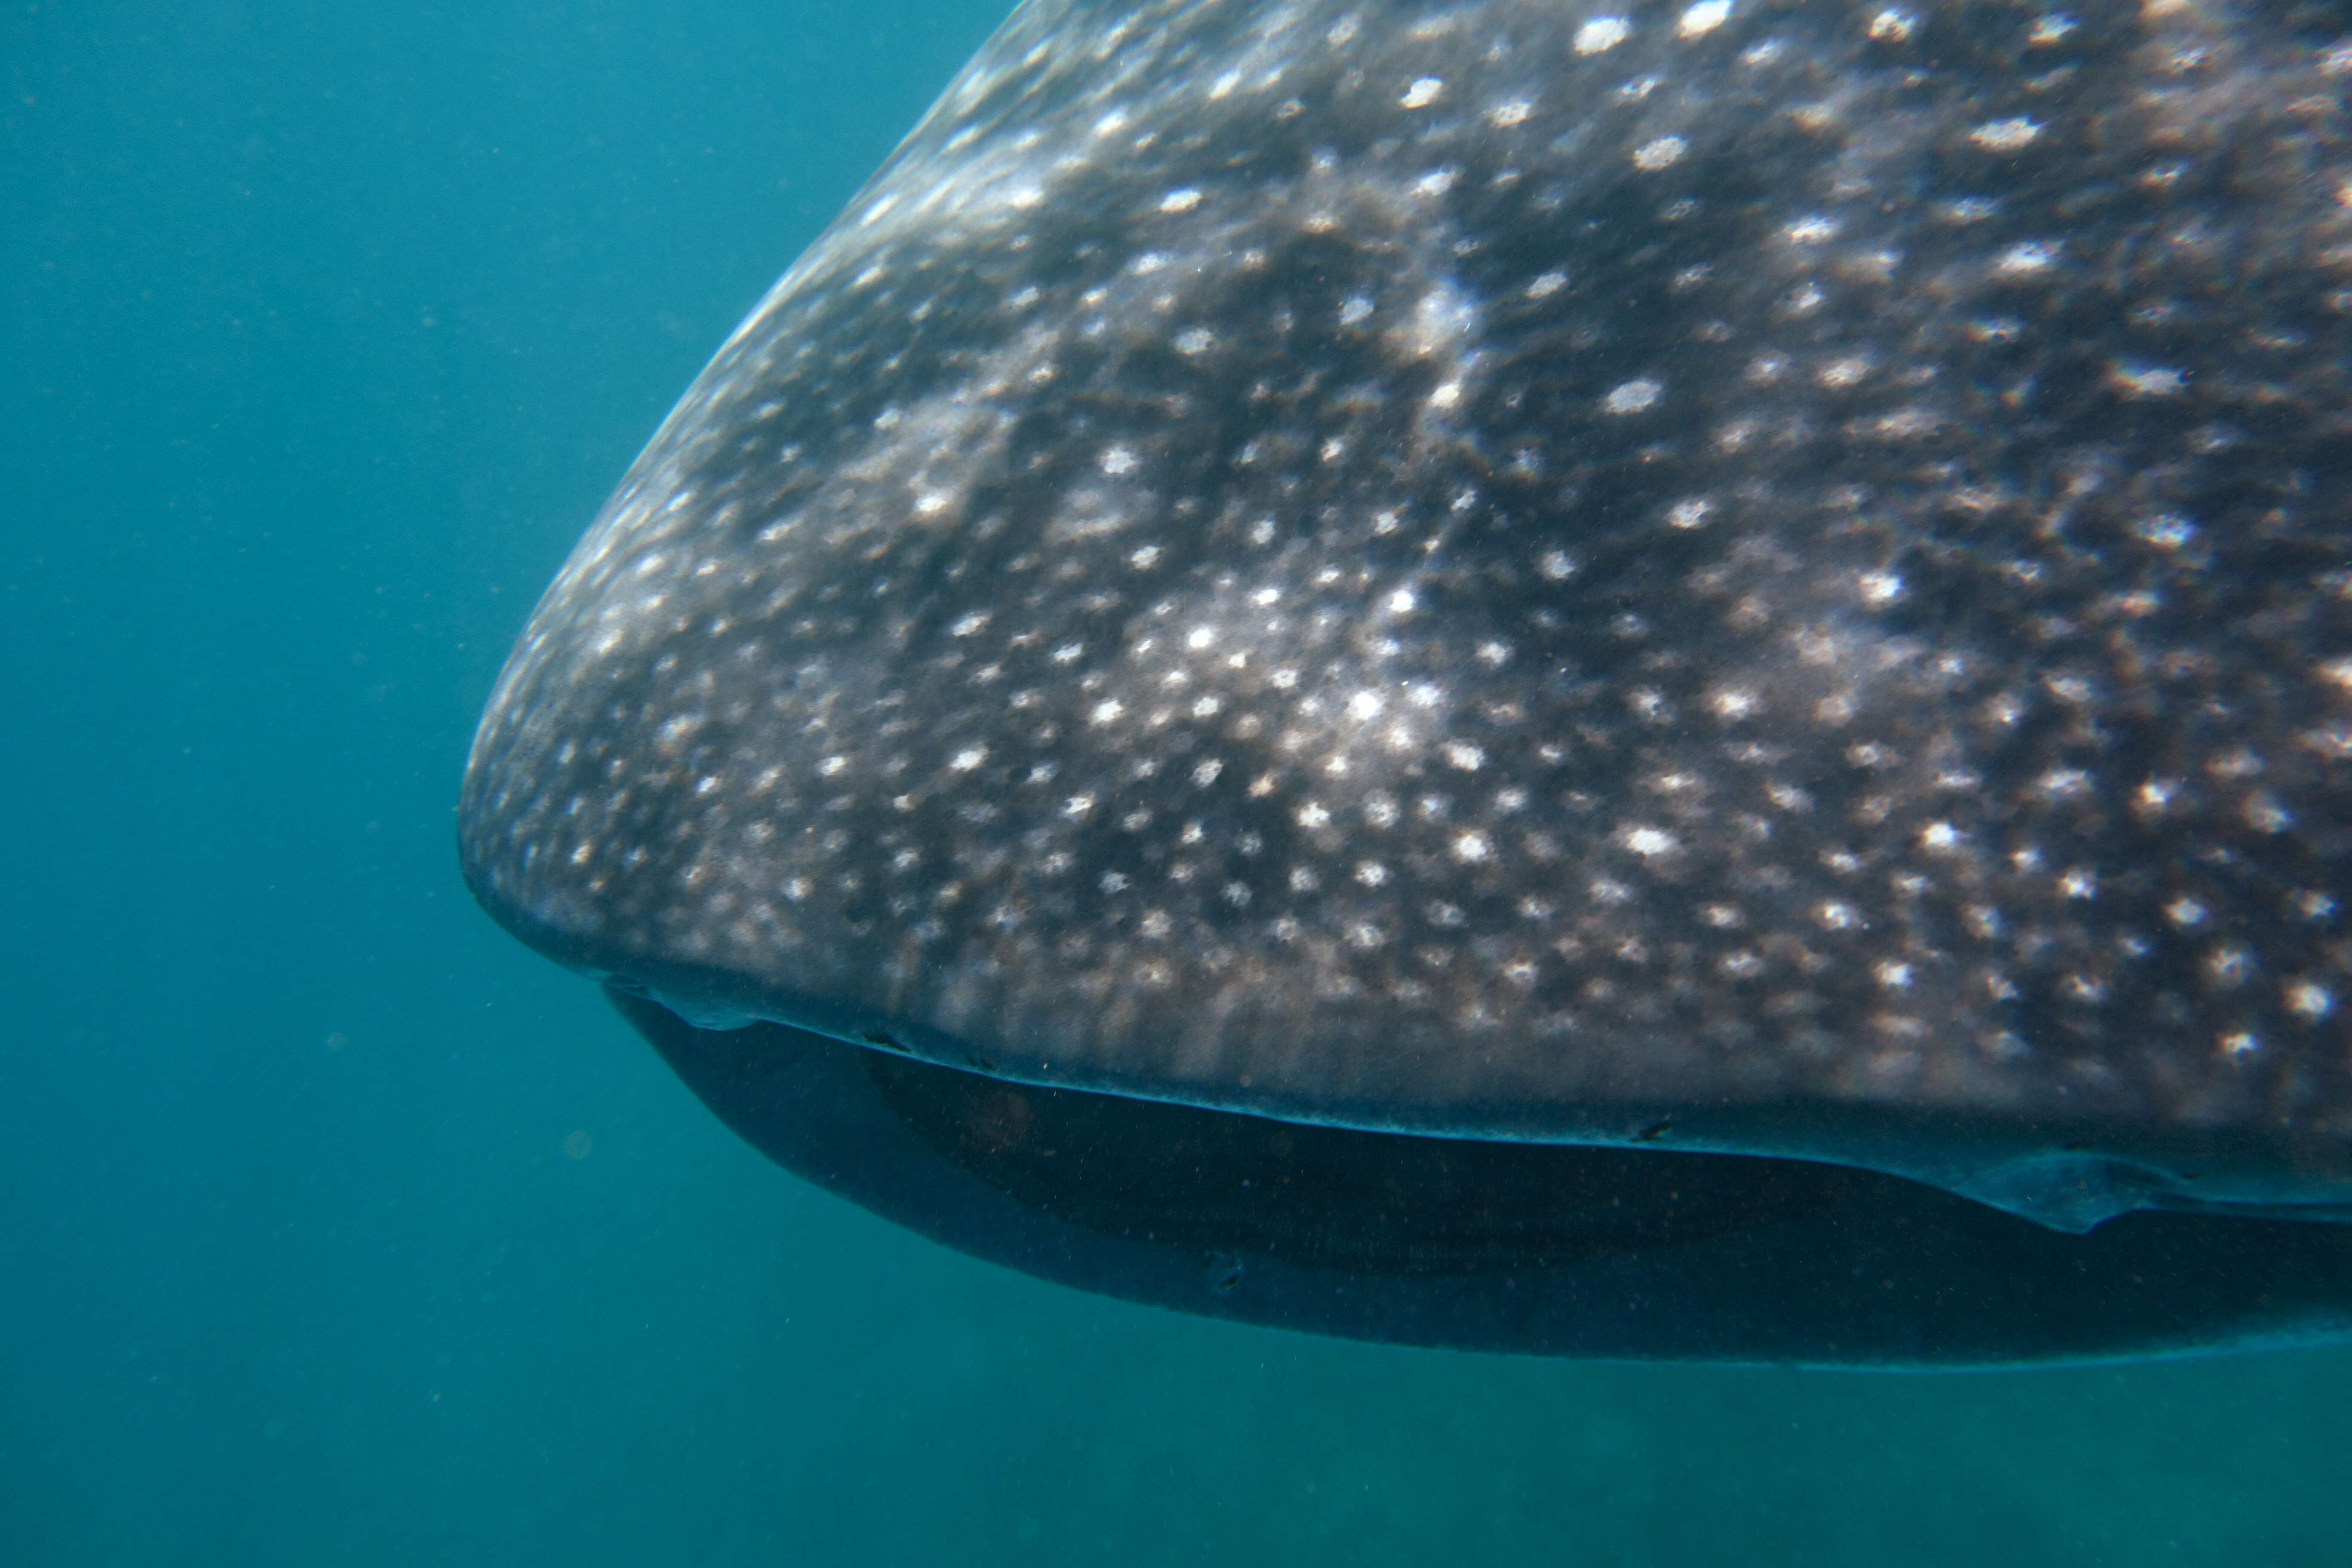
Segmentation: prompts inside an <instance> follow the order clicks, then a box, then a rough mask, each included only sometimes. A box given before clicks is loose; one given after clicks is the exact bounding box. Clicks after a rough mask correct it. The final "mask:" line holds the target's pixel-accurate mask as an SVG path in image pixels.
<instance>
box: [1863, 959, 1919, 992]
mask: <svg viewBox="0 0 2352 1568" xmlns="http://www.w3.org/2000/svg"><path fill="white" fill-rule="evenodd" d="M1871 973H1873V974H1874V975H1875V976H1876V977H1877V979H1878V983H1879V984H1881V985H1884V986H1885V987H1886V988H1887V989H1888V990H1889V991H1908V990H1909V989H1910V988H1911V966H1910V965H1909V964H1907V963H1896V962H1895V960H1893V959H1891V958H1890V959H1886V960H1885V961H1883V962H1882V963H1879V964H1878V966H1877V967H1876V968H1874V969H1873V970H1872V971H1871Z"/></svg>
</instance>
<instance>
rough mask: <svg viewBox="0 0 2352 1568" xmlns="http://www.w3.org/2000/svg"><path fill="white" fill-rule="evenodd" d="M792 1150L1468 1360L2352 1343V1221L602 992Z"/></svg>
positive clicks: (1263, 1319)
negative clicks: (1331, 1118)
mask: <svg viewBox="0 0 2352 1568" xmlns="http://www.w3.org/2000/svg"><path fill="white" fill-rule="evenodd" d="M607 994H608V995H609V996H610V997H611V999H612V1001H613V1002H614V1005H615V1006H616V1007H618V1008H619V1010H620V1011H621V1013H622V1015H623V1016H625V1017H626V1018H627V1019H628V1020H629V1022H630V1023H631V1024H632V1025H634V1026H635V1027H636V1029H637V1030H638V1032H639V1033H640V1034H642V1035H644V1036H645V1037H646V1039H647V1040H648V1041H650V1042H651V1043H652V1044H653V1045H654V1047H656V1049H657V1050H658V1051H659V1052H660V1053H661V1055H662V1056H663V1057H664V1058H665V1059H667V1061H668V1063H669V1065H670V1066H671V1068H673V1069H674V1070H675V1071H676V1072H677V1074H678V1076H679V1078H680V1079H682V1080H683V1081H684V1082H685V1083H686V1084H687V1085H688V1088H690V1089H693V1091H694V1092H695V1093H696V1094H697V1095H698V1096H699V1097H700V1098H701V1099H702V1100H704V1102H705V1103H706V1104H708V1105H709V1107H710V1108H711V1110H714V1111H715V1112H716V1113H717V1114H718V1115H719V1118H720V1119H721V1120H722V1121H726V1122H727V1123H728V1124H729V1126H730V1127H731V1128H732V1129H733V1130H734V1131H736V1132H737V1133H738V1134H740V1136H742V1137H743V1138H744V1139H745V1140H746V1141H747V1142H750V1143H751V1144H752V1145H753V1146H754V1147H755V1148H757V1149H759V1150H760V1151H761V1152H763V1153H765V1154H767V1155H768V1156H769V1157H770V1158H771V1159H772V1160H773V1161H775V1162H776V1163H779V1164H781V1165H782V1166H784V1167H785V1168H786V1169H788V1170H791V1171H793V1172H794V1173H797V1174H799V1175H801V1176H802V1177H803V1178H805V1179H807V1180H809V1181H811V1182H813V1183H814V1184H817V1185H819V1186H822V1187H824V1188H825V1189H826V1190H828V1191H830V1192H833V1193H835V1194H837V1195H839V1196H842V1197H845V1198H847V1199H849V1200H850V1201H851V1202H853V1203H856V1204H857V1205H861V1206H863V1207H865V1208H866V1209H869V1210H871V1211H873V1212H874V1213H876V1214H878V1215H882V1216H884V1217H886V1218H887V1219H889V1220H892V1221H894V1222H896V1223H898V1224H899V1225H902V1226H907V1227H908V1228H909V1229H912V1230H915V1231H917V1232H919V1233H921V1234H923V1235H925V1236H928V1237H931V1238H933V1239H935V1240H938V1241H940V1242H943V1243H945V1244H947V1245H949V1246H950V1247H955V1248H957V1249H958V1250H960V1251H962V1252H965V1253H967V1254H970V1255H971V1256H973V1257H976V1258H983V1259H986V1260H988V1261H991V1262H993V1263H998V1264H1002V1265H1004V1266H1006V1267H1008V1268H1015V1269H1018V1270H1020V1271H1022V1272H1024V1273H1027V1274H1030V1275H1034V1276H1035V1277H1037V1278H1040V1279H1049V1280H1054V1281H1055V1282H1058V1283H1061V1284H1066V1285H1071V1286H1075V1287H1077V1288H1079V1289H1088V1290H1093V1291H1097V1292H1100V1293H1103V1294H1108V1295H1112V1296H1118V1297H1122V1298H1125V1299H1127V1300H1134V1301H1139V1302H1145V1303H1148V1304H1150V1305H1155V1306H1160V1307H1165V1308H1171V1309H1174V1310H1179V1311H1184V1312H1190V1313H1194V1314H1198V1315H1202V1316H1207V1317H1213V1318H1223V1319H1228V1320H1233V1321H1242V1322H1248V1323H1256V1324H1261V1325H1265V1326H1269V1327H1276V1328H1284V1329H1292V1330H1298V1331H1307V1332H1313V1333H1321V1334H1332V1335H1338V1336H1341V1337H1345V1338H1351V1339H1359V1340H1370V1341H1378V1342H1391V1343H1401V1344H1410V1345H1423V1346H1433V1347H1444V1348H1451V1349H1459V1350H1477V1351H1499V1352H1516V1353H1522V1354H1552V1355H1574V1356H1580V1357H1592V1358H1608V1359H1626V1360H1675V1361H1711V1362H1722V1363H1798V1364H1810V1365H1826V1366H1852V1367H1881V1368H1914V1369H1948V1368H1968V1367H1981V1366H1995V1365H2013V1364H2022V1363H2080V1362H2088V1361H2103V1360H2114V1359H2124V1358H2135V1359H2136V1358H2141V1357H2147V1356H2150V1355H2164V1354H2188V1353H2197V1352H2203V1351H2210V1350H2213V1349H2217V1348H2250V1347H2253V1346H2263V1345H2277V1344H2294V1343H2305V1342H2317V1341H2322V1340H2326V1339H2328V1338H2332V1337H2336V1336H2340V1335H2342V1334H2344V1333H2346V1332H2347V1331H2352V1226H2341V1225H2327V1224H2309V1223H2297V1222H2294V1221H2286V1220H2265V1219H2245V1218H2235V1217H2231V1218H2222V1217H2216V1216H2212V1215H2198V1214H2182V1213H2156V1212H2143V1213H2135V1214H2127V1215H2121V1216H2119V1217H2117V1218H2115V1219H2113V1220H2110V1221H2108V1222H2107V1223H2106V1224H2105V1225H2102V1226H2099V1227H2098V1228H2097V1229H2095V1230H2094V1231H2092V1232H2090V1233H2089V1234H2087V1235H2080V1236H2074V1235H2067V1234H2064V1233H2062V1232H2058V1231H2053V1230H2052V1229H2050V1228H2048V1227H2046V1226H2041V1225H2037V1224H2034V1223H2033V1222H2032V1221H2030V1220H2026V1219H2021V1218H2019V1217H2017V1216H2016V1215H2011V1214H2007V1213H2004V1212H2002V1211H2000V1210H1998V1209H1995V1208H1991V1207H1989V1206H1987V1205H1982V1204H1979V1203H1976V1202H1973V1201H1971V1200H1969V1199H1967V1198H1963V1197H1960V1196H1958V1195H1955V1194H1951V1193H1948V1192H1945V1191H1943V1190H1941V1189H1939V1188H1936V1187H1931V1186H1927V1185H1925V1184H1920V1183H1917V1182H1912V1181H1907V1180H1905V1179H1903V1178H1901V1177H1897V1176H1891V1175H1886V1174H1884V1173H1879V1172H1875V1171H1866V1170H1860V1169H1855V1168H1852V1167H1847V1166H1840V1165H1827V1164H1822V1163H1814V1162H1811V1161H1802V1160H1788V1159H1773V1158H1765V1157H1759V1156H1753V1155H1737V1154H1706V1153H1690V1152H1680V1151H1675V1150H1664V1149H1656V1148H1632V1149H1627V1148H1594V1147H1586V1146H1578V1145H1565V1144H1551V1143H1518V1142H1498V1141H1489V1140H1479V1139H1463V1138H1434V1137H1424V1136H1418V1135H1414V1134H1410V1133H1398V1132H1383V1131H1365V1130H1360V1129H1353V1128H1336V1127H1321V1126H1306V1125H1300V1124H1297V1123H1293V1122H1285V1121H1273V1120H1270V1119H1267V1118H1265V1117H1259V1116H1253V1115H1249V1114H1246V1113H1242V1112H1235V1111H1226V1110H1213V1109H1208V1108H1203V1107H1199V1106H1191V1105H1181V1104H1172V1103H1168V1102H1164V1101H1156V1100H1131V1099H1128V1098H1125V1097H1122V1096H1118V1095H1111V1094H1102V1093H1097V1092H1091V1091H1087V1090H1081V1089H1058V1088H1048V1087H1043V1086H1038V1085H1034V1084H1024V1083H1017V1082H1013V1081H1009V1080H1005V1079H996V1078H992V1077H990V1076H988V1075H986V1074H984V1073H979V1072H971V1071H966V1070H963V1069H961V1068H950V1067H943V1066H940V1065H938V1064H937V1063H933V1062H929V1061H924V1060H920V1059H919V1058H913V1057H911V1056H908V1055H906V1054H903V1053H902V1052H901V1051H898V1050H896V1049H893V1048H891V1047H890V1046H889V1045H888V1044H887V1043H878V1042H877V1044H874V1045H868V1046H858V1045H851V1044H847V1043H845V1042H843V1041H841V1040H837V1039H834V1038H831V1037H826V1036H822V1035H817V1034H813V1033H811V1032H809V1031H806V1030H802V1029H795V1028H792V1027H790V1026H785V1025H781V1024H774V1023H769V1022H761V1023H755V1024H752V1025H751V1026H746V1027H741V1028H734V1029H726V1030H718V1029H706V1028H699V1027H697V1026H694V1025H693V1024H690V1023H688V1022H687V1021H686V1020H685V1019H683V1018H681V1017H679V1016H677V1014H675V1013H672V1012H670V1011H669V1010H667V1008H665V1007H663V1006H662V1005H660V1004H658V1003H656V1002H653V1001H649V1000H647V999H646V998H644V997H641V996H635V995H631V994H626V993H625V992H622V991H619V990H615V989H613V988H610V987H608V988H607Z"/></svg>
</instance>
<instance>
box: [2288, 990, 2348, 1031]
mask: <svg viewBox="0 0 2352 1568" xmlns="http://www.w3.org/2000/svg"><path fill="white" fill-rule="evenodd" d="M2286 1005H2287V1011H2289V1012H2291V1013H2293V1014H2294V1016H2296V1017H2298V1018H2300V1019H2302V1020H2303V1021H2304V1022H2305V1023H2306V1024H2315V1023H2317V1022H2319V1020H2320V1019H2322V1018H2325V1017H2326V1016H2327V1015H2329V1014H2330V1013H2333V1012H2334V1011H2336V994H2335V993H2334V992H2332V991H2330V990H2328V989H2327V987H2326V986H2325V985H2322V984H2318V983H2317V982H2315V981H2310V980H2298V981H2296V982H2295V983H2294V984H2292V985H2290V986H2288V987H2287V988H2286Z"/></svg>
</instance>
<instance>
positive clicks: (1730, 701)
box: [1707, 686, 1756, 719]
mask: <svg viewBox="0 0 2352 1568" xmlns="http://www.w3.org/2000/svg"><path fill="white" fill-rule="evenodd" d="M1707 706H1708V707H1710V708H1712V709H1714V710H1715V716H1716V717H1717V718H1718V719H1745V718H1747V717H1748V715H1749V714H1751V713H1753V712H1755V711H1756V694H1755V693H1754V692H1752V691H1745V690H1742V689H1739V688H1738V687H1736V686H1733V687H1726V688H1725V689H1723V690H1721V691H1718V692H1717V693H1716V694H1715V695H1714V696H1712V697H1710V698H1709V699H1707Z"/></svg>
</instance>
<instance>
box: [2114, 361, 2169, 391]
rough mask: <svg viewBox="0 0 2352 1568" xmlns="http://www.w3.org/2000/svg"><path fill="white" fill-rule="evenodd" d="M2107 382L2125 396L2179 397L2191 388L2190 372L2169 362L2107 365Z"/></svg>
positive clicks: (2118, 362) (2119, 362)
mask: <svg viewBox="0 0 2352 1568" xmlns="http://www.w3.org/2000/svg"><path fill="white" fill-rule="evenodd" d="M2107 384H2108V385H2109V386H2111V387H2113V388H2115V390H2116V392H2117V393H2118V394H2120V395H2123V396H2125V397H2133V398H2137V397H2178V396H2179V395H2181V394H2182V393H2184V392H2186V391H2188V390H2189V373H2188V372H2187V371H2185V370H2182V369H2179V367H2178V366H2175V365H2168V364H2126V363H2122V362H2121V361H2117V362H2116V363H2114V364H2111V365H2109V366H2108V367H2107Z"/></svg>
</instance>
